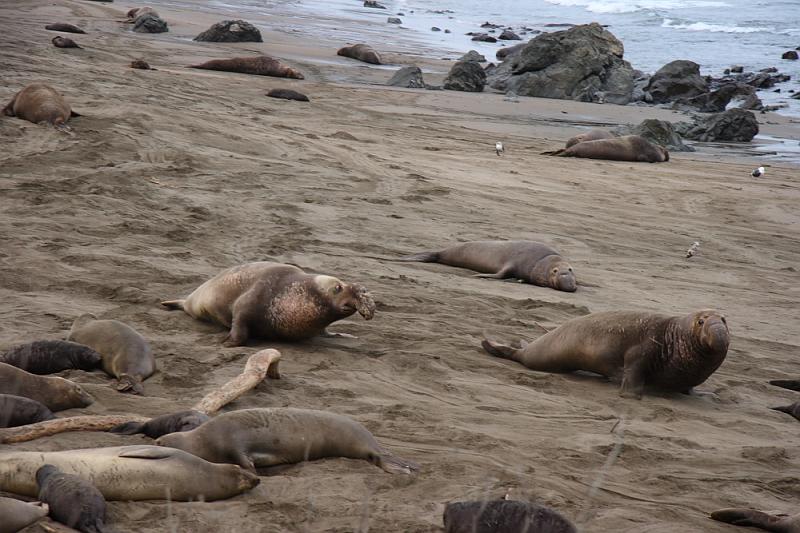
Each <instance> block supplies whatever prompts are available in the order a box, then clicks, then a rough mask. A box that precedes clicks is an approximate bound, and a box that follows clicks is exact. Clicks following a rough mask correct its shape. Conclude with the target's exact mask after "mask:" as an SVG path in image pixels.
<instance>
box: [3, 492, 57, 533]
mask: <svg viewBox="0 0 800 533" xmlns="http://www.w3.org/2000/svg"><path fill="white" fill-rule="evenodd" d="M48 510H49V509H48V507H47V505H44V504H40V503H28V502H23V501H20V500H15V499H14V498H4V497H2V496H0V533H17V531H20V530H21V529H24V528H26V527H28V526H29V525H31V524H33V523H34V522H36V521H37V520H40V519H42V518H44V517H45V516H47V512H48Z"/></svg>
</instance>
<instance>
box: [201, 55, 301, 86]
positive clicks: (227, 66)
mask: <svg viewBox="0 0 800 533" xmlns="http://www.w3.org/2000/svg"><path fill="white" fill-rule="evenodd" d="M189 68H199V69H205V70H222V71H225V72H239V73H241V74H254V75H256V76H272V77H275V78H292V79H296V80H302V79H305V78H304V76H303V74H302V73H300V71H298V70H295V69H293V68H292V67H290V66H288V65H285V64H283V63H281V62H280V61H278V60H277V59H275V58H272V57H269V56H259V57H234V58H231V59H212V60H211V61H206V62H205V63H201V64H199V65H191V66H190V67H189Z"/></svg>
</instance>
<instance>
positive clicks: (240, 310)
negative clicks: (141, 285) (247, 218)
mask: <svg viewBox="0 0 800 533" xmlns="http://www.w3.org/2000/svg"><path fill="white" fill-rule="evenodd" d="M161 305H163V306H165V307H167V308H169V309H182V310H184V311H185V312H186V313H187V314H188V315H190V316H192V317H194V318H196V319H198V320H206V321H209V322H215V323H217V324H221V325H223V326H225V327H227V328H230V333H229V334H228V337H227V339H226V340H225V344H226V345H228V346H241V345H243V344H245V343H246V342H247V339H249V338H254V337H255V338H264V339H283V340H299V339H306V338H309V337H313V336H315V335H323V334H327V335H335V334H330V333H328V332H327V331H325V328H326V327H328V325H329V324H331V323H333V322H335V321H337V320H341V319H343V318H347V317H348V316H350V315H352V314H353V313H355V312H356V311H358V312H359V314H360V315H361V316H363V317H364V318H365V319H367V320H370V319H371V318H372V316H373V315H374V313H375V302H373V300H372V297H371V296H370V295H369V293H368V292H367V290H366V289H365V288H364V287H362V286H361V285H356V284H349V283H345V282H343V281H340V280H338V279H336V278H334V277H331V276H321V275H315V274H306V273H305V272H303V271H302V270H300V269H299V268H297V267H296V266H292V265H284V264H281V263H270V262H266V261H263V262H258V263H247V264H244V265H239V266H235V267H233V268H229V269H228V270H224V271H223V272H221V273H219V274H217V275H216V276H214V277H213V278H211V279H210V280H208V281H206V282H205V283H203V284H202V285H200V286H199V287H198V288H197V289H195V291H194V292H192V293H191V294H190V295H189V296H187V297H186V299H185V300H169V301H166V302H162V303H161Z"/></svg>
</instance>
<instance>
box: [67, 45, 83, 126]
mask: <svg viewBox="0 0 800 533" xmlns="http://www.w3.org/2000/svg"><path fill="white" fill-rule="evenodd" d="M78 48H80V46H79V47H78ZM69 116H70V117H82V116H83V115H81V114H80V113H76V112H75V111H72V110H70V112H69Z"/></svg>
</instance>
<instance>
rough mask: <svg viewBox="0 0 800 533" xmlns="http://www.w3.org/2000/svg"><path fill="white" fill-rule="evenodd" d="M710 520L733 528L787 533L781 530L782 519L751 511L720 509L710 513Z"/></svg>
mask: <svg viewBox="0 0 800 533" xmlns="http://www.w3.org/2000/svg"><path fill="white" fill-rule="evenodd" d="M711 518H712V519H713V520H716V521H718V522H725V523H727V524H733V525H735V526H746V527H757V528H761V529H765V530H767V531H778V532H781V531H787V530H786V529H784V528H781V524H780V522H781V521H782V520H783V518H784V517H780V516H772V515H768V514H767V513H765V512H762V511H755V510H753V509H720V510H719V511H714V512H713V513H711Z"/></svg>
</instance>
